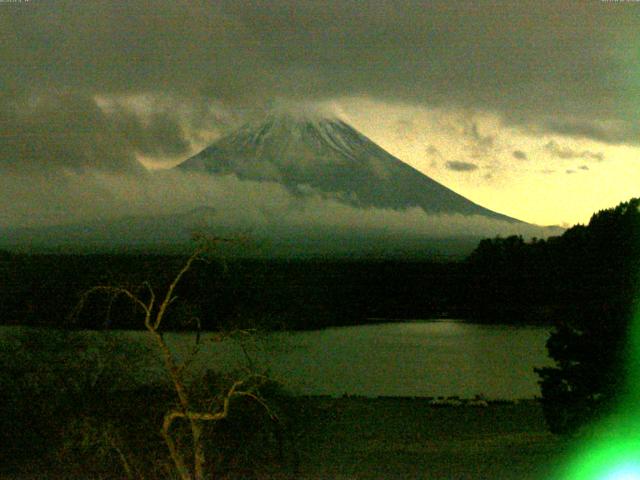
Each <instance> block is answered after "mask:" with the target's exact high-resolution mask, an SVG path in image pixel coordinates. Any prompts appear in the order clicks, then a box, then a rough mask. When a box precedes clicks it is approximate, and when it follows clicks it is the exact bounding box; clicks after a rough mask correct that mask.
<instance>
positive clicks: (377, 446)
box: [294, 397, 568, 480]
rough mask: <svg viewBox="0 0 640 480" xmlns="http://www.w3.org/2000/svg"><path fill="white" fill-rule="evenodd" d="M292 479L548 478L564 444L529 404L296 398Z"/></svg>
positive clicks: (562, 452) (535, 408)
mask: <svg viewBox="0 0 640 480" xmlns="http://www.w3.org/2000/svg"><path fill="white" fill-rule="evenodd" d="M294 403H295V405H294V409H296V410H297V414H296V415H295V416H294V420H295V421H296V427H297V441H298V444H299V451H300V462H299V465H300V467H299V472H298V478H307V479H321V478H327V479H340V478H344V479H347V478H349V479H352V478H357V479H387V478H421V479H429V480H435V479H443V480H444V479H447V480H448V479H469V480H471V479H473V480H476V479H477V480H482V479H484V480H490V479H496V480H508V479H514V480H515V479H519V480H526V479H535V480H538V479H539V480H547V479H550V478H553V471H554V470H555V468H557V466H558V465H560V463H561V462H562V461H563V456H564V454H565V451H566V450H567V446H568V444H566V443H565V442H563V441H562V440H561V439H559V438H558V437H556V436H554V435H552V434H550V433H548V432H547V430H546V426H545V424H544V419H543V416H542V411H541V408H540V406H539V404H538V403H537V402H535V401H523V402H519V403H517V404H496V403H492V404H489V406H488V407H484V408H483V407H471V406H461V407H434V406H431V405H429V404H428V401H427V400H425V399H411V398H406V399H404V398H379V399H364V398H340V399H331V398H324V399H323V398H317V397H316V398H308V399H296V400H295V402H294Z"/></svg>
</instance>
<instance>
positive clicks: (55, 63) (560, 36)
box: [0, 0, 640, 161]
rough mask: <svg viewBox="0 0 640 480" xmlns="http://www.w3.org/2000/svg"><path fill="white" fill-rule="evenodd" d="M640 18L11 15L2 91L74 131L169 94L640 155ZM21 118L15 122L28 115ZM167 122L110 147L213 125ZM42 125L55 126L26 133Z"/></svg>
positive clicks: (177, 5)
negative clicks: (295, 103) (508, 127)
mask: <svg viewBox="0 0 640 480" xmlns="http://www.w3.org/2000/svg"><path fill="white" fill-rule="evenodd" d="M638 9H640V6H638V5H633V4H626V5H622V4H612V3H608V2H559V1H557V2H556V1H550V2H543V3H541V2H538V1H523V2H493V1H492V2H489V1H486V2H482V1H481V2H429V3H427V2H424V1H410V0H397V1H393V2H392V1H379V0H368V1H356V0H339V1H338V0H334V1H323V2H319V1H317V0H274V1H270V2H260V1H255V0H190V1H186V0H146V1H127V2H105V1H98V0H84V1H82V2H79V1H77V0H47V1H44V0H42V1H38V0H32V1H30V2H21V3H16V4H13V3H5V4H1V5H0V31H1V32H2V42H0V64H1V65H2V68H1V69H0V85H2V86H3V87H2V88H3V91H4V93H5V94H6V95H9V96H10V97H15V98H18V97H20V98H27V99H30V98H32V97H34V96H36V97H38V98H43V97H48V96H52V97H53V100H52V101H54V102H56V101H58V103H59V105H60V107H59V108H60V109H66V110H68V111H69V112H71V111H73V114H77V115H78V116H79V117H82V116H83V115H98V113H96V112H95V109H94V105H93V104H92V103H91V102H90V101H86V99H91V98H95V96H97V95H99V96H110V95H125V96H126V95H138V94H149V95H152V96H153V95H157V94H162V95H165V96H169V97H171V98H173V99H174V100H175V102H178V103H183V104H184V105H187V106H188V107H189V108H191V109H193V110H195V109H197V108H198V106H200V105H202V104H205V103H207V102H211V101H217V102H221V103H222V104H224V105H225V106H228V107H230V108H232V109H238V110H241V111H242V110H244V109H253V108H255V107H257V106H264V105H267V104H268V103H269V101H270V100H271V99H273V98H275V97H279V96H280V97H292V98H304V99H326V98H335V97H342V96H354V95H365V96H370V97H373V98H376V99H379V100H382V101H402V102H408V103H411V104H423V105H444V106H454V107H464V108H469V109H472V110H473V109H480V110H489V111H495V112H497V113H499V114H501V115H502V116H503V117H505V118H506V119H507V121H508V122H511V123H513V124H517V125H520V126H525V127H526V128H531V129H542V130H545V131H551V132H558V133H563V134H570V135H583V136H588V137H591V138H598V139H603V140H605V141H610V142H614V143H624V142H627V143H634V144H638V143H640V132H639V128H640V127H638V125H640V123H639V122H637V121H636V120H637V118H636V116H637V105H633V104H632V103H633V102H629V100H628V99H630V98H634V96H635V97H636V98H637V93H638V88H639V87H638V83H637V81H636V80H635V78H636V77H637V75H636V74H635V72H637V56H636V55H635V50H634V49H636V48H637V32H638V31H640V16H639V15H637V12H638ZM52 92H62V95H64V97H63V98H64V99H65V101H64V102H61V101H59V100H56V98H59V97H58V95H61V94H60V93H54V94H52ZM75 97H77V98H79V99H83V101H79V100H77V99H76V98H75ZM1 103H2V106H4V107H6V102H1ZM25 105H26V104H25ZM25 105H21V106H19V108H18V110H21V109H24V110H25V111H29V110H28V109H26V108H25ZM82 106H84V107H85V108H86V112H80V111H79V108H81V107H82ZM0 108H1V107H0ZM9 110H10V109H9ZM47 113H48V114H51V115H52V116H53V118H54V119H55V118H56V116H60V115H61V116H64V115H67V116H68V115H70V113H67V114H64V113H62V112H56V111H49V112H47ZM169 113H170V112H169ZM169 113H167V114H166V115H165V116H164V117H162V118H156V119H155V120H153V119H152V120H151V121H150V122H149V119H148V118H147V119H146V120H145V121H143V120H141V119H139V118H138V119H136V118H128V119H125V120H124V125H127V126H130V127H131V131H130V132H129V138H128V139H125V140H121V139H119V137H118V136H117V130H118V127H117V125H118V123H117V122H116V127H114V128H115V131H116V133H113V135H115V136H114V137H113V138H114V139H115V140H113V142H114V143H115V144H120V142H121V141H122V142H124V143H123V145H124V146H122V148H123V149H124V155H125V157H127V156H130V155H132V154H134V153H135V152H143V153H145V154H149V155H156V154H158V155H165V154H167V155H179V154H180V152H182V151H184V150H185V149H186V145H187V141H188V137H189V136H190V135H193V133H189V132H186V130H188V129H195V130H197V129H199V128H204V127H205V126H206V127H211V125H203V124H204V123H206V122H209V121H211V119H210V118H209V117H208V116H207V115H204V116H199V117H197V116H196V117H193V118H192V120H193V119H195V118H199V120H200V123H198V122H197V121H195V120H193V122H194V123H193V124H192V123H189V124H187V123H185V122H187V121H186V120H185V118H184V117H180V118H178V117H176V116H172V115H170V114H169ZM0 115H2V116H3V118H4V117H6V116H7V115H11V112H10V111H9V112H7V110H6V108H4V111H3V112H1V113H0ZM136 115H138V114H136ZM557 119H561V120H557ZM37 121H41V122H42V123H43V124H46V123H47V121H48V119H47V118H43V117H41V118H40V119H39V120H28V122H36V123H37ZM127 122H128V123H127ZM54 123H55V121H54ZM73 126H75V124H74V123H73V122H72V124H71V125H70V126H69V128H72V127H73ZM141 126H144V128H142V127H141ZM111 132H112V130H111V129H104V130H103V135H105V136H108V135H111ZM471 133H472V134H473V132H471ZM476 133H477V131H476ZM106 143H109V140H107V141H106ZM118 148H120V147H118ZM105 161H106V160H105Z"/></svg>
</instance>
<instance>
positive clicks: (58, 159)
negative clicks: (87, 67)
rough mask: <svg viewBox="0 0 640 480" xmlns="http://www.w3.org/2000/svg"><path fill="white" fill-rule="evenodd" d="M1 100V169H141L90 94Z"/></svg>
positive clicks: (125, 143)
mask: <svg viewBox="0 0 640 480" xmlns="http://www.w3.org/2000/svg"><path fill="white" fill-rule="evenodd" d="M3 100H5V101H4V102H2V103H0V107H2V108H0V132H2V142H0V167H4V168H5V169H6V168H10V169H15V168H16V167H17V168H21V167H30V168H37V169H42V168H48V167H60V166H63V167H68V168H73V169H84V168H97V169H100V170H126V171H132V170H134V171H135V170H141V167H140V165H139V164H138V163H137V162H136V160H135V158H134V156H133V152H132V150H131V148H130V147H129V145H128V144H127V142H126V141H125V139H124V138H123V137H122V135H119V134H118V132H117V131H116V130H115V129H114V124H113V122H112V121H110V119H109V118H107V116H105V115H104V113H103V112H102V111H101V110H100V109H99V108H98V106H97V105H96V103H95V102H94V101H93V100H92V99H91V98H87V97H84V96H80V95H62V96H55V97H52V96H45V97H40V98H38V97H33V98H28V99H25V98H14V99H13V100H12V101H9V100H8V99H7V98H6V97H5V98H4V99H3Z"/></svg>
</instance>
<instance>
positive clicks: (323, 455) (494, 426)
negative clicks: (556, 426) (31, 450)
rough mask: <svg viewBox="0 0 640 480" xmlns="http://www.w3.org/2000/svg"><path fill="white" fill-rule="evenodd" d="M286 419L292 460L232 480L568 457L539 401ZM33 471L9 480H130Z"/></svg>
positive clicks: (297, 404)
mask: <svg viewBox="0 0 640 480" xmlns="http://www.w3.org/2000/svg"><path fill="white" fill-rule="evenodd" d="M284 412H286V418H287V421H286V423H287V435H286V437H287V438H286V439H285V441H284V443H283V445H284V456H283V458H284V460H283V461H281V462H278V463H277V464H271V466H270V467H268V468H258V469H253V468H246V464H245V466H244V467H243V468H241V469H238V470H236V471H233V470H232V471H227V472H226V473H225V475H224V477H222V478H243V479H268V478H271V479H281V480H285V479H286V480H289V479H291V480H293V479H396V478H398V479H405V478H406V479H412V478H415V479H429V480H439V479H442V480H458V479H460V480H492V479H496V480H510V479H514V480H515V479H518V480H528V479H532V480H548V479H552V478H553V477H554V475H553V472H554V471H555V469H556V468H557V467H558V466H559V465H561V463H562V462H563V461H564V456H565V453H566V451H567V450H568V443H566V442H565V441H563V440H562V439H560V438H558V437H556V436H554V435H552V434H550V433H548V432H547V430H546V427H545V424H544V420H543V417H542V411H541V408H540V406H539V404H538V403H537V402H535V401H521V402H519V403H515V404H507V403H490V404H489V406H488V407H473V406H447V407H438V406H433V405H429V403H428V400H427V399H412V398H377V399H374V398H361V397H348V398H330V397H289V398H288V401H287V405H286V406H285V408H284V411H283V413H284ZM24 467H25V468H24V469H21V470H22V471H20V472H15V473H14V474H5V475H0V478H1V479H2V480H9V479H11V480H16V479H28V480H31V479H36V478H37V479H43V480H46V479H62V478H65V479H67V478H73V479H75V478H80V479H85V478H86V479H89V478H101V479H105V478H123V477H122V476H118V475H119V474H117V473H115V472H114V473H113V476H111V475H109V474H107V476H105V475H104V474H102V475H100V476H97V477H96V476H95V475H93V474H91V473H89V472H85V473H83V472H82V470H81V471H78V470H75V471H73V473H71V472H70V471H68V470H67V471H65V469H64V468H62V469H61V468H60V467H63V466H58V468H56V469H55V471H54V470H53V469H50V468H48V467H47V466H46V465H38V464H37V463H34V464H31V465H25V466H24ZM116 471H117V469H116ZM216 478H219V477H216Z"/></svg>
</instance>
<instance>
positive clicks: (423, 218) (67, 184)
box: [0, 111, 559, 257]
mask: <svg viewBox="0 0 640 480" xmlns="http://www.w3.org/2000/svg"><path fill="white" fill-rule="evenodd" d="M33 179H34V177H33V174H31V175H30V176H29V177H25V178H21V177H16V176H12V177H2V178H0V187H1V186H2V184H6V186H7V188H5V189H0V192H2V191H4V192H5V193H6V192H9V194H11V195H13V197H14V198H15V197H16V196H17V197H22V198H23V199H24V201H23V202H13V203H11V202H6V204H7V205H9V207H8V208H7V209H6V212H5V215H4V216H3V217H0V227H4V228H3V230H4V231H3V233H4V234H3V236H2V238H0V247H3V246H11V247H18V248H20V247H22V248H24V246H25V245H28V246H29V247H30V248H31V247H33V246H37V247H43V248H50V247H52V246H53V247H57V248H59V247H64V248H67V247H72V248H83V249H89V250H91V249H96V248H99V249H110V248H118V249H122V248H131V247H135V248H138V249H145V248H154V249H158V248H160V249H175V248H185V246H188V245H189V238H190V236H191V234H192V233H193V232H201V233H207V232H211V233H214V234H225V235H234V234H243V235H245V236H247V237H249V238H251V239H252V240H254V242H253V243H254V244H256V245H258V247H257V250H256V249H255V248H254V249H253V251H252V252H249V253H248V254H256V253H257V254H259V255H262V256H265V255H266V256H309V255H311V256H314V255H323V256H324V255H340V256H349V257H354V256H381V257H388V256H410V257H414V256H416V255H418V256H423V255H434V254H445V255H451V254H455V255H464V254H466V253H469V252H470V251H471V250H472V249H473V248H474V247H475V245H476V244H477V242H478V241H479V239H481V238H484V237H494V236H496V235H503V236H505V235H512V234H521V235H524V236H525V237H532V236H537V237H546V236H549V235H552V234H556V233H558V232H559V229H549V228H543V227H538V226H535V225H531V224H528V223H525V222H521V221H518V220H516V219H513V218H510V217H507V216H505V215H502V214H500V213H496V212H494V211H491V210H488V209H486V208H483V207H482V206H480V205H477V204H475V203H473V202H472V201H470V200H468V199H466V198H464V197H463V196H461V195H459V194H457V193H455V192H454V191H452V190H450V189H449V188H447V187H445V186H443V185H441V184H439V183H438V182H436V181H434V180H432V179H431V178H429V177H427V176H426V175H424V174H422V173H420V172H418V171H417V170H415V169H414V168H412V167H410V166H408V165H407V164H405V163H403V162H402V161H400V160H399V159H397V158H395V157H394V156H393V155H391V154H389V153H388V152H386V151H385V150H384V149H382V148H381V147H379V146H378V145H376V144H375V143H374V142H373V141H371V140H370V139H369V138H367V137H366V136H364V135H362V134H361V133H359V132H358V131H356V130H355V129H354V128H353V127H351V126H350V125H349V124H348V123H346V122H345V121H343V120H341V119H339V118H338V117H336V116H326V115H324V114H318V113H317V112H304V113H299V112H298V113H292V112H291V111H286V112H285V111H276V112H272V113H270V114H268V115H267V116H266V117H265V118H264V119H262V120H261V121H257V122H250V123H248V124H245V125H244V126H243V127H240V128H239V129H237V130H235V131H233V132H232V133H230V134H229V135H227V136H224V137H222V138H220V139H219V140H218V141H216V142H214V143H213V144H212V145H210V146H209V147H208V148H205V149H204V150H203V151H201V152H200V153H198V154H197V155H195V156H193V157H191V158H189V159H187V160H186V161H184V162H183V163H181V164H180V165H178V166H177V167H175V168H173V169H169V170H163V171H152V172H145V173H144V174H140V173H137V172H127V173H117V172H103V171H98V170H96V171H93V170H82V171H68V170H64V171H62V173H60V172H58V173H55V174H53V173H51V174H50V173H47V178H46V182H42V188H39V189H34V188H33ZM21 185H22V186H21ZM23 187H24V188H23ZM9 194H7V195H9ZM0 195H2V193H0ZM187 248H188V247H187Z"/></svg>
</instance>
